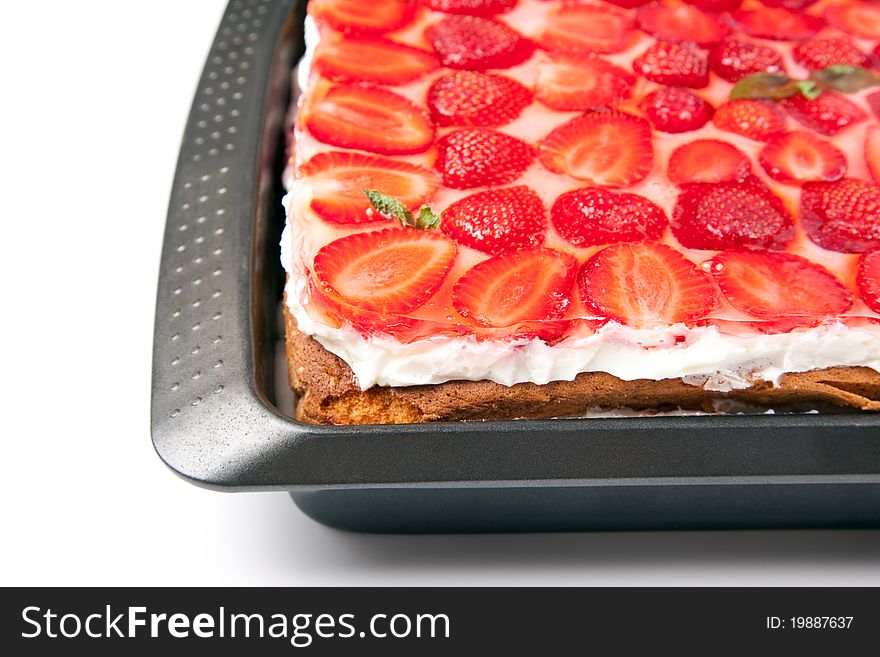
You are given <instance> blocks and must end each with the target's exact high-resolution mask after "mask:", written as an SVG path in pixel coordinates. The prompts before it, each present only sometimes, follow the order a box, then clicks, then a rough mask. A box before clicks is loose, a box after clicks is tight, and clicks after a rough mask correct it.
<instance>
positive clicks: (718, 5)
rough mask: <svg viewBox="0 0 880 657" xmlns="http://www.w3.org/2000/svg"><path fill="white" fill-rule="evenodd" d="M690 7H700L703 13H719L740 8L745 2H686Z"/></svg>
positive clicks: (736, 0)
mask: <svg viewBox="0 0 880 657" xmlns="http://www.w3.org/2000/svg"><path fill="white" fill-rule="evenodd" d="M684 1H685V2H687V3H688V4H689V5H693V6H694V7H698V8H700V9H702V10H703V11H709V12H714V13H719V12H722V11H731V10H732V9H736V8H737V7H739V6H740V5H741V4H742V3H743V0H684Z"/></svg>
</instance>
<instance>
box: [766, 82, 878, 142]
mask: <svg viewBox="0 0 880 657" xmlns="http://www.w3.org/2000/svg"><path fill="white" fill-rule="evenodd" d="M780 105H782V106H783V107H784V108H785V109H786V110H788V113H789V114H791V115H792V116H793V117H794V118H795V119H796V120H797V121H798V122H799V123H801V124H803V125H805V126H806V127H808V128H810V129H811V130H814V131H816V132H818V133H820V134H823V135H836V134H837V133H838V132H840V131H841V130H843V129H844V128H846V127H848V126H850V125H852V124H854V123H859V122H860V121H864V120H865V119H866V118H867V116H865V113H864V112H863V111H862V109H861V108H860V107H859V106H858V105H856V104H855V103H853V102H852V101H851V100H849V99H848V98H846V96H842V95H841V94H838V93H835V92H833V91H825V92H823V93H822V95H821V96H819V97H818V98H815V99H813V100H809V99H807V98H805V97H804V96H801V95H800V94H798V95H797V96H791V97H790V98H784V99H783V100H781V101H780Z"/></svg>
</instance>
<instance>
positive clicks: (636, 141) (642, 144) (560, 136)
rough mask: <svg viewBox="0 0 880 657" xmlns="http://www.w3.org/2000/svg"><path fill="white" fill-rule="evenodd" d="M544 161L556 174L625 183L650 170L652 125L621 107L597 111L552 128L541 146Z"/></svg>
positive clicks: (600, 183)
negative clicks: (622, 110) (619, 109)
mask: <svg viewBox="0 0 880 657" xmlns="http://www.w3.org/2000/svg"><path fill="white" fill-rule="evenodd" d="M540 151H541V163H542V164H543V165H544V166H545V167H547V168H548V169H549V170H550V171H553V172H554V173H567V174H568V175H570V176H571V177H572V178H577V179H578V180H586V181H588V182H592V183H595V184H598V185H612V186H625V185H631V184H633V183H636V182H638V181H639V180H642V179H643V178H644V177H645V176H647V175H648V173H650V171H651V166H652V163H653V161H654V150H653V147H652V145H651V127H650V126H649V125H648V122H647V121H645V120H644V119H642V118H640V117H638V116H633V115H632V114H627V113H625V112H620V111H618V110H610V111H608V110H596V111H591V112H587V113H586V114H584V115H583V116H579V117H577V118H574V119H572V120H571V121H569V122H567V123H563V124H562V125H561V126H559V127H558V128H556V129H555V130H553V131H552V132H551V133H550V134H549V135H547V136H546V137H545V138H544V141H543V142H542V143H541V146H540Z"/></svg>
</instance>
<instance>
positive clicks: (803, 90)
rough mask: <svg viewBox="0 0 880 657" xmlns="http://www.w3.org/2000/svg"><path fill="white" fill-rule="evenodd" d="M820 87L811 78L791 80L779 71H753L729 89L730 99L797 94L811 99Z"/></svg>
mask: <svg viewBox="0 0 880 657" xmlns="http://www.w3.org/2000/svg"><path fill="white" fill-rule="evenodd" d="M821 93H822V89H820V88H819V87H818V85H817V84H816V83H815V82H814V81H812V80H792V79H791V78H790V77H788V76H787V75H783V74H781V73H755V74H754V75H749V76H748V77H745V78H743V79H742V80H740V81H739V82H737V83H736V84H735V85H733V89H731V90H730V99H731V100H741V99H745V98H748V99H762V100H781V99H783V98H789V97H790V96H797V95H798V94H800V95H802V96H804V97H805V98H807V99H809V100H813V99H814V98H816V97H818V96H819V95H820V94H821Z"/></svg>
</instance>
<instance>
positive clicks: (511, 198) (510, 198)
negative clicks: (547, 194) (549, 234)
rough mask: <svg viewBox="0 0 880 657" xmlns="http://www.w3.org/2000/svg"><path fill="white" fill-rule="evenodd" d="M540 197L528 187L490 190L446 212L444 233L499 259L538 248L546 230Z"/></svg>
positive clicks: (478, 193) (453, 205)
mask: <svg viewBox="0 0 880 657" xmlns="http://www.w3.org/2000/svg"><path fill="white" fill-rule="evenodd" d="M546 216H547V209H546V208H545V207H544V202H543V201H542V200H541V197H540V196H538V195H537V194H536V193H535V192H533V191H532V190H531V189H529V188H528V187H525V186H522V185H520V186H518V187H508V188H505V189H490V190H487V191H485V192H477V193H476V194H472V195H471V196H466V197H465V198H463V199H461V200H459V201H456V202H455V203H453V204H452V205H450V206H449V207H448V208H446V209H445V210H444V211H443V223H442V224H441V227H442V229H443V232H444V233H446V234H447V235H449V236H450V237H451V238H453V239H454V240H455V241H457V242H458V243H459V244H464V245H465V246H470V247H472V248H474V249H478V250H480V251H484V252H486V253H491V254H492V255H498V254H501V253H507V252H508V251H516V250H518V249H527V248H530V247H534V246H539V245H540V244H542V243H543V242H544V232H545V231H546V229H547V219H546Z"/></svg>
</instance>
